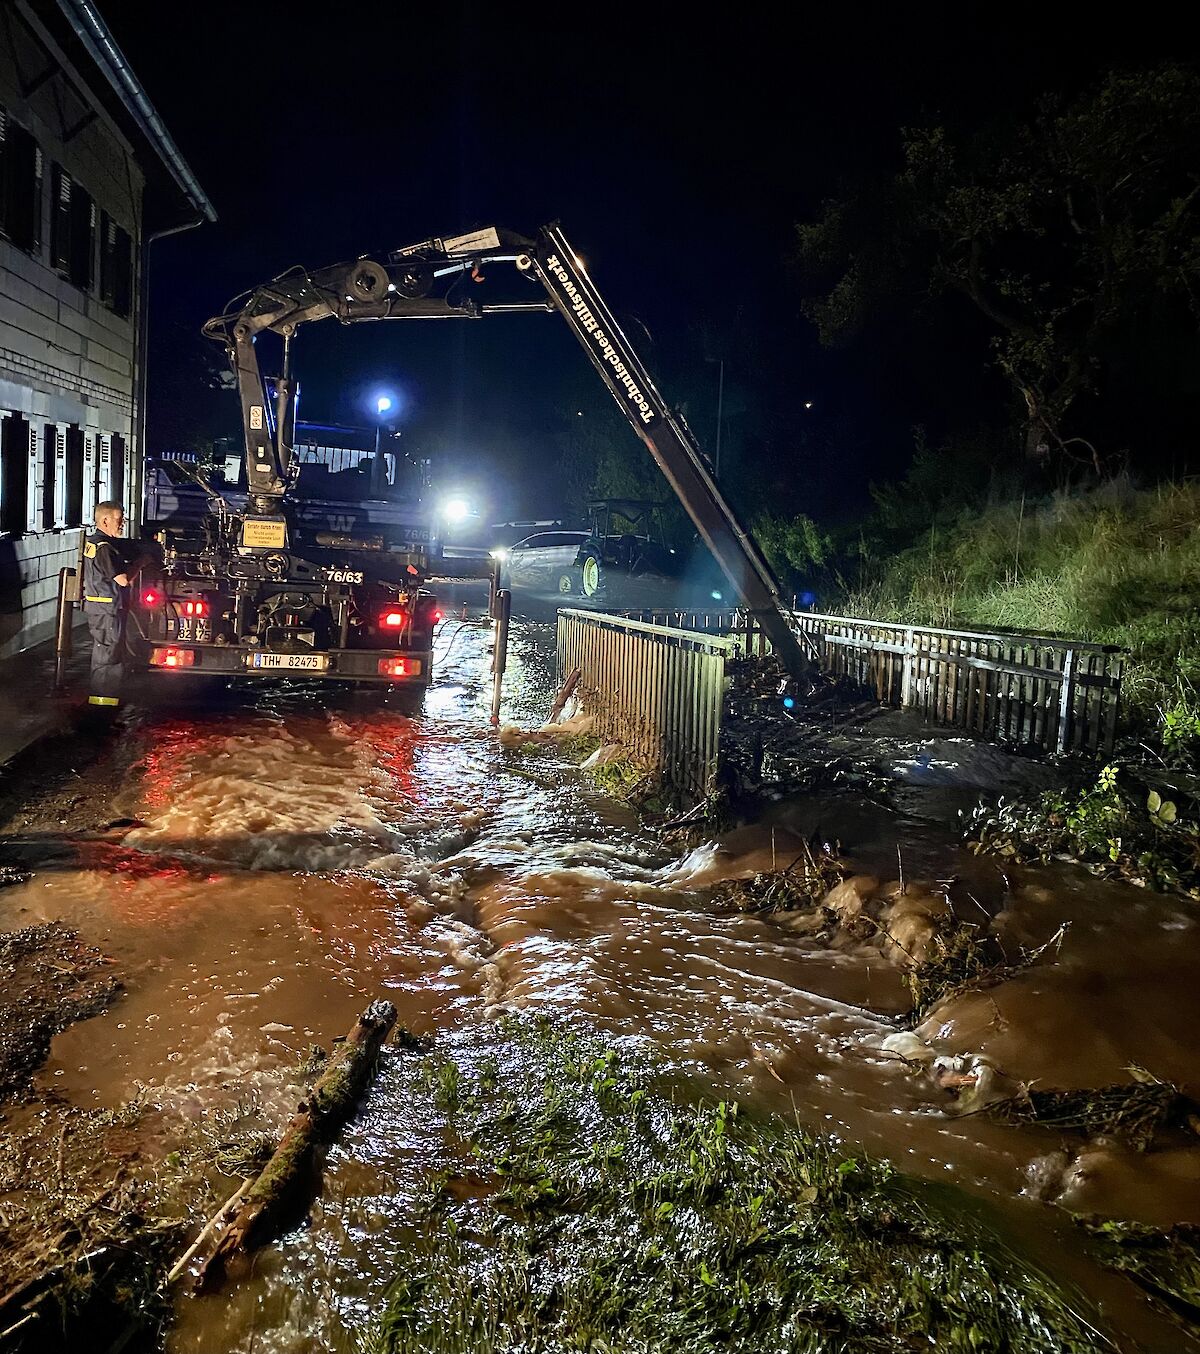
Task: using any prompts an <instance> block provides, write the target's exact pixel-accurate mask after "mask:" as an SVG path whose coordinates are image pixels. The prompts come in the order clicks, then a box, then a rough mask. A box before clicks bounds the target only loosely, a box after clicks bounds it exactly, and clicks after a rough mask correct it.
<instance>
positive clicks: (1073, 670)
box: [644, 611, 1125, 755]
mask: <svg viewBox="0 0 1200 1354" xmlns="http://www.w3.org/2000/svg"><path fill="white" fill-rule="evenodd" d="M644 614H645V615H646V617H647V618H648V619H653V620H654V621H655V622H657V623H659V624H660V625H661V624H670V623H672V622H674V623H676V624H678V623H686V624H690V625H691V626H692V627H693V628H694V629H696V630H711V631H712V632H713V633H715V634H720V635H724V636H727V637H730V638H732V639H734V640H735V641H736V642H737V644H738V647H739V650H740V652H742V653H744V654H764V653H767V652H769V650H770V642H769V641H768V639H767V637H766V635H764V634H763V633H762V631H761V630H760V629H759V628H758V627H757V626H756V625H755V624H754V622H753V619H752V618H751V617H749V616H748V615H747V614H746V613H745V612H729V611H725V612H716V611H714V612H692V613H681V612H672V613H665V612H658V613H644ZM791 619H792V624H793V626H794V627H795V629H796V631H797V634H798V635H799V636H800V637H801V638H802V640H803V641H804V643H805V647H806V648H807V649H808V651H809V653H810V654H811V655H812V656H813V658H814V659H815V661H816V662H817V663H818V665H819V666H820V668H821V670H822V671H823V672H825V673H828V674H829V675H831V676H842V677H847V678H849V679H850V680H851V681H853V682H854V683H855V684H856V685H858V686H859V687H861V688H863V689H864V690H867V691H870V692H871V693H872V694H873V695H874V696H875V698H876V699H877V700H878V701H879V702H880V703H881V704H884V705H890V706H893V707H895V708H896V709H900V710H916V711H918V712H919V713H921V714H922V715H924V716H925V717H926V718H927V719H931V720H936V721H938V722H941V723H945V724H953V725H957V726H958V727H959V728H963V729H968V730H970V731H971V732H973V733H978V734H980V735H982V736H983V737H985V738H989V739H991V740H993V741H994V742H997V743H1009V744H1016V745H1019V746H1023V747H1028V748H1033V749H1036V750H1038V751H1040V752H1043V753H1062V752H1067V751H1070V750H1072V749H1078V750H1082V751H1085V752H1091V753H1100V754H1105V755H1107V754H1108V753H1111V751H1112V747H1113V740H1114V738H1115V736H1116V730H1117V719H1118V715H1119V712H1120V698H1121V674H1122V670H1123V667H1124V661H1125V650H1123V649H1120V648H1118V647H1116V646H1114V645H1111V644H1087V643H1083V642H1081V641H1078V640H1072V639H1061V638H1057V637H1055V636H1051V635H1033V634H994V633H993V634H989V633H984V632H977V631H969V630H940V629H935V628H933V627H930V626H920V625H899V624H892V623H888V622H882V621H868V620H862V619H861V618H857V617H852V616H825V615H820V614H818V613H816V612H809V611H793V612H791Z"/></svg>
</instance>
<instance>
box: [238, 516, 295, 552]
mask: <svg viewBox="0 0 1200 1354" xmlns="http://www.w3.org/2000/svg"><path fill="white" fill-rule="evenodd" d="M242 545H243V546H245V547H247V548H248V549H253V550H282V549H284V547H285V546H286V545H287V523H286V522H285V521H284V520H283V519H282V518H280V517H275V518H253V517H248V518H247V519H246V520H245V521H244V522H243V523H242Z"/></svg>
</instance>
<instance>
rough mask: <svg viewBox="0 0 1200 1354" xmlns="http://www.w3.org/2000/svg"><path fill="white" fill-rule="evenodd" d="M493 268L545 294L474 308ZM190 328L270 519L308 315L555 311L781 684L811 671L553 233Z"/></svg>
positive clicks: (478, 243) (335, 282) (321, 289)
mask: <svg viewBox="0 0 1200 1354" xmlns="http://www.w3.org/2000/svg"><path fill="white" fill-rule="evenodd" d="M493 264H511V265H512V266H513V267H514V268H515V270H516V271H517V272H518V273H520V274H524V275H526V276H528V277H530V278H531V279H533V280H535V281H537V282H539V283H540V284H541V286H542V289H543V290H544V292H545V299H541V298H539V299H537V300H529V301H516V302H499V303H488V302H481V301H478V300H476V299H474V298H473V297H472V296H471V295H470V293H469V291H468V290H467V289H465V288H463V287H462V286H461V285H460V284H461V283H462V281H463V279H464V277H473V278H476V279H478V278H480V277H481V276H482V274H483V272H484V270H485V269H487V268H489V267H491V266H492V265H493ZM239 301H240V304H238V305H237V307H236V308H230V309H229V310H227V311H226V313H225V314H222V315H219V316H217V317H215V318H214V319H212V320H209V322H208V323H207V324H206V325H205V326H204V333H205V334H206V335H207V336H208V337H209V338H212V339H215V340H217V341H218V342H220V343H222V344H223V346H224V347H225V350H226V353H227V355H228V357H229V361H230V365H231V366H232V368H233V371H234V375H235V376H236V378H237V384H238V392H239V395H240V398H241V405H242V428H243V435H244V447H245V462H246V479H247V484H248V485H249V490H250V504H251V507H252V509H253V510H254V511H255V512H258V513H262V514H265V515H270V514H273V513H278V512H279V511H280V510H281V508H282V505H283V501H284V498H285V495H286V493H287V490H288V486H289V483H290V475H291V465H292V435H293V423H294V408H295V391H296V384H295V381H294V378H293V375H292V370H291V340H292V337H293V336H294V334H295V332H296V329H297V328H298V327H299V326H300V325H302V324H307V323H310V322H312V321H315V320H323V319H336V320H338V321H339V322H340V323H343V324H345V323H350V322H354V321H359V320H398V319H479V318H483V317H484V316H487V315H490V314H505V313H513V312H517V311H542V312H548V311H557V312H558V313H559V314H560V315H561V316H562V317H563V319H564V320H566V322H567V324H568V325H569V326H570V328H571V330H572V332H573V333H574V334H575V336H576V338H577V339H578V340H579V342H580V344H581V345H582V347H583V349H584V351H585V352H586V353H587V355H588V358H589V360H590V361H591V363H592V365H593V366H594V367H595V368H596V371H597V372H598V374H599V375H600V378H601V380H602V381H603V382H604V384H605V386H606V387H607V388H608V390H609V392H610V393H611V395H612V396H613V398H614V399H615V400H616V402H617V404H618V405H619V406H620V408H621V410H622V411H623V413H624V414H625V417H626V418H627V419H628V421H629V423H630V425H631V426H632V428H633V430H634V432H635V433H636V434H637V435H638V437H639V438H641V440H642V441H643V442H644V443H645V445H646V447H647V449H648V450H649V451H650V454H651V455H652V456H653V458H654V460H655V462H656V464H657V465H658V467H659V469H660V470H661V471H662V473H663V475H664V476H665V477H666V480H667V482H668V484H670V486H671V488H672V490H673V491H674V493H675V495H676V497H677V498H678V499H679V501H680V503H681V504H682V505H683V507H684V509H685V510H686V511H687V513H688V516H689V517H690V518H691V520H692V522H693V524H694V525H695V527H696V530H697V531H698V532H699V533H700V536H701V538H702V539H703V541H704V543H705V545H707V547H708V548H709V550H710V551H711V552H712V554H713V557H714V558H715V559H716V561H717V563H718V564H719V565H720V567H721V569H722V571H723V572H724V574H725V576H726V577H727V578H728V579H729V581H730V583H731V585H732V586H733V588H734V589H735V590H736V592H737V594H738V596H739V597H740V598H741V600H742V602H743V604H744V605H745V607H746V608H747V610H749V611H750V612H751V613H752V614H753V615H754V616H755V617H756V618H757V619H758V621H759V623H760V625H761V626H762V628H763V629H764V630H765V631H766V633H767V635H768V637H769V638H770V640H771V643H772V645H773V646H774V648H775V651H776V652H777V653H778V654H779V657H780V659H781V660H782V661H783V663H784V665H785V666H786V667H787V669H788V670H789V671H790V672H791V673H792V674H793V676H797V677H803V676H807V675H808V674H809V673H810V672H811V664H810V662H809V660H808V659H807V657H806V656H805V654H804V652H803V650H802V649H801V648H800V645H799V643H798V641H797V639H796V636H795V633H794V632H793V630H792V627H791V625H790V624H789V622H788V619H787V616H786V614H785V612H784V608H783V603H782V600H781V598H780V594H779V587H778V584H777V583H776V581H775V578H774V576H773V575H772V573H771V570H770V567H769V566H768V564H767V562H766V560H765V559H764V558H763V556H762V554H761V552H760V551H759V549H758V547H757V545H756V544H755V542H754V540H753V539H752V537H751V536H750V534H749V533H748V532H747V531H746V530H745V529H744V528H743V527H742V525H741V523H740V522H739V521H738V518H737V515H736V514H735V513H734V511H733V509H732V507H731V506H730V504H729V503H728V501H727V500H726V499H725V497H724V495H723V494H722V493H721V490H720V488H719V487H718V485H717V483H716V480H715V479H714V478H713V475H712V472H711V470H710V468H709V462H708V458H707V457H706V456H705V455H704V453H703V452H702V451H701V449H700V446H699V444H698V443H697V441H696V438H695V437H694V436H693V434H692V432H691V430H690V429H689V428H688V425H687V422H686V420H685V419H684V417H683V415H682V414H681V413H679V412H678V411H677V410H674V409H672V408H671V406H670V405H669V404H668V403H667V401H666V400H665V399H664V398H663V397H662V395H661V393H660V392H659V390H658V388H657V386H656V384H655V382H654V379H653V377H652V376H651V374H650V372H649V371H648V370H647V368H646V367H645V366H644V364H643V363H642V361H641V359H640V358H639V357H638V356H637V353H636V352H635V350H634V348H633V346H632V345H631V343H630V342H629V340H628V338H627V337H626V336H625V334H624V332H623V331H622V329H621V327H620V325H619V324H618V323H617V320H616V318H615V317H614V315H613V314H612V312H611V310H609V308H608V306H607V304H606V303H605V301H604V299H603V297H602V296H601V295H600V293H599V292H598V291H597V289H596V287H595V285H594V283H593V282H592V281H591V279H590V277H589V276H588V274H587V271H586V269H585V268H584V265H583V263H582V261H581V260H580V259H579V257H578V255H577V254H576V253H575V251H574V249H573V248H572V247H571V245H570V243H569V242H568V241H567V238H566V236H565V235H564V234H563V232H562V229H561V228H560V227H559V226H558V225H557V224H553V225H549V226H544V227H543V228H542V229H541V230H539V231H538V233H537V235H536V236H535V237H533V238H532V239H530V238H527V237H524V236H520V235H517V234H514V233H513V232H511V231H507V230H503V229H500V228H497V227H489V228H487V229H484V230H479V231H474V232H472V233H471V234H469V235H460V236H456V237H449V238H433V239H429V240H424V241H421V242H420V243H418V244H414V245H410V246H408V247H407V248H404V249H400V250H396V251H394V252H392V253H390V254H388V255H387V256H386V259H385V260H382V261H381V260H376V259H372V258H367V257H363V258H359V259H355V260H352V261H351V262H349V263H341V264H334V265H331V266H330V267H327V268H322V269H320V270H317V271H315V272H309V271H306V270H303V269H293V270H291V271H290V272H288V273H285V274H282V275H281V276H280V277H278V278H276V279H274V280H273V281H272V282H270V283H267V284H266V285H264V286H261V287H258V288H256V289H255V290H254V291H252V292H250V293H248V294H247V295H246V298H245V299H244V300H241V298H239ZM263 333H273V334H277V335H278V336H279V337H280V338H281V339H282V341H283V365H282V372H281V374H280V375H279V376H278V377H277V378H276V379H275V381H274V386H275V400H274V408H272V406H271V403H270V401H269V400H268V399H267V390H266V386H265V384H264V381H263V377H262V372H261V370H260V367H259V362H258V357H257V354H256V351H255V340H256V339H257V337H258V336H259V335H260V334H263Z"/></svg>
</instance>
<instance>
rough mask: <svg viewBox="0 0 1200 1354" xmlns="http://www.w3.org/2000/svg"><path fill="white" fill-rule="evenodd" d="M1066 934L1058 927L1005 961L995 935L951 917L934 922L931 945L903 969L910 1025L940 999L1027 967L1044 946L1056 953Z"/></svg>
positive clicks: (1001, 980)
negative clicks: (910, 1003)
mask: <svg viewBox="0 0 1200 1354" xmlns="http://www.w3.org/2000/svg"><path fill="white" fill-rule="evenodd" d="M1065 935H1066V926H1065V925H1064V926H1061V927H1059V929H1058V930H1057V931H1056V932H1055V933H1054V935H1052V936H1051V937H1050V939H1049V940H1048V941H1046V943H1045V944H1044V945H1039V946H1038V947H1037V949H1034V950H1027V951H1024V952H1022V954H1021V956H1020V957H1019V958H1018V959H1015V960H1012V959H1009V958H1008V956H1007V955H1006V954H1005V952H1004V951H1003V950H1002V949H1001V947H1000V944H999V942H998V941H997V939H996V937H995V935H994V934H993V933H992V932H991V931H988V930H984V929H982V928H981V927H978V926H976V925H974V924H973V923H971V922H961V921H958V920H957V919H955V918H953V917H943V918H941V919H940V920H939V923H938V925H937V928H936V930H935V931H934V934H933V943H932V945H931V946H930V947H929V949H928V950H927V951H926V953H925V955H924V957H923V958H922V959H921V960H920V962H918V963H915V964H913V965H912V966H911V967H910V968H909V969H907V970H906V972H905V975H904V977H905V981H906V982H907V983H908V990H909V992H910V993H911V995H912V1000H913V1009H912V1015H911V1017H910V1019H911V1021H912V1023H913V1024H914V1025H915V1024H919V1023H920V1022H921V1021H922V1020H924V1018H925V1017H926V1016H927V1015H928V1014H929V1012H930V1011H932V1010H933V1008H934V1007H935V1006H937V1005H938V1004H939V1003H940V1002H943V1001H952V1000H953V999H954V998H955V997H958V996H961V995H962V994H963V993H964V992H985V991H986V990H987V989H988V988H989V987H998V986H999V985H1000V984H1001V983H1006V982H1008V980H1009V979H1010V978H1014V977H1016V975H1017V974H1018V973H1022V972H1024V970H1025V969H1027V968H1031V967H1032V966H1033V965H1034V964H1036V963H1037V961H1038V960H1039V959H1041V957H1042V956H1043V955H1044V954H1046V953H1047V952H1048V951H1049V950H1054V951H1055V953H1057V952H1058V949H1059V947H1060V946H1061V944H1062V940H1063V937H1064V936H1065Z"/></svg>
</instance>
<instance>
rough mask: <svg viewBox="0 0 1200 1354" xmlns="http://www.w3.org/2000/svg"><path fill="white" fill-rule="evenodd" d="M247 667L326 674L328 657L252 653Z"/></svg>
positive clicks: (315, 654) (322, 655)
mask: <svg viewBox="0 0 1200 1354" xmlns="http://www.w3.org/2000/svg"><path fill="white" fill-rule="evenodd" d="M247 666H248V667H251V668H258V669H260V670H261V669H264V668H266V669H269V670H270V671H273V672H277V671H300V672H326V671H328V668H329V655H328V654H324V653H252V654H250V655H249V662H248V664H247Z"/></svg>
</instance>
